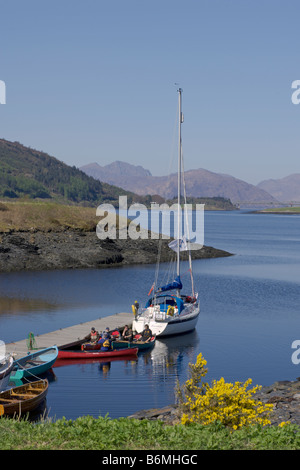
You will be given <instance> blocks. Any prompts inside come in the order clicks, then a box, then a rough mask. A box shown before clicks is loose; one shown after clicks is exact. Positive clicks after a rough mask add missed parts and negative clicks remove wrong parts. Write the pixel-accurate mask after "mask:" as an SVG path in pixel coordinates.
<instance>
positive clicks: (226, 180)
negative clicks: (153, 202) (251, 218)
mask: <svg viewBox="0 0 300 470" xmlns="http://www.w3.org/2000/svg"><path fill="white" fill-rule="evenodd" d="M111 168H114V172H112V171H111ZM80 169H81V170H82V171H84V172H86V173H87V174H88V175H92V176H93V177H94V178H97V179H100V180H101V181H105V182H109V183H110V184H115V185H117V186H119V187H121V188H124V189H125V190H131V191H134V192H135V193H137V194H139V195H145V194H159V195H160V196H162V197H163V198H165V199H173V198H174V197H175V196H176V191H177V174H172V175H169V176H160V177H158V176H152V175H151V173H150V171H148V170H145V169H143V168H142V167H140V166H134V165H129V164H128V163H123V162H115V163H114V164H111V165H106V166H100V165H98V164H95V163H94V164H90V165H85V166H82V167H81V168H80ZM185 181H186V189H187V195H188V196H190V197H197V198H199V197H223V198H225V199H230V200H231V202H232V203H238V202H251V203H262V202H263V203H276V202H277V201H276V198H275V197H273V196H272V195H270V194H269V193H268V192H266V191H265V190H263V189H261V188H258V187H256V186H254V185H252V184H248V183H246V182H245V181H242V180H240V179H237V178H234V177H232V176H229V175H223V174H218V173H213V172H211V171H207V170H204V169H201V168H200V169H195V170H190V171H186V172H185Z"/></svg>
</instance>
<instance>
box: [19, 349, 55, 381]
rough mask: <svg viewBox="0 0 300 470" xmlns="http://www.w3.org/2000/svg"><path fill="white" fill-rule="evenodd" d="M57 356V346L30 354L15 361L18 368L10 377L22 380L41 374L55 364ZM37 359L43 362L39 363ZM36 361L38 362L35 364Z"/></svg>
mask: <svg viewBox="0 0 300 470" xmlns="http://www.w3.org/2000/svg"><path fill="white" fill-rule="evenodd" d="M57 357H58V348H57V347H56V346H53V347H51V348H45V349H41V350H39V351H35V352H34V353H31V354H28V355H27V356H24V357H22V358H21V359H18V360H16V361H14V368H15V369H16V370H13V372H12V373H11V375H10V379H11V380H21V379H23V378H25V377H32V376H35V377H36V376H40V375H42V374H44V373H45V372H47V370H49V369H50V368H51V367H52V366H53V364H54V363H55V361H56V359H57ZM37 361H40V362H41V363H40V364H38V363H37ZM35 362H36V364H35V365H34V363H35ZM31 365H32V366H31Z"/></svg>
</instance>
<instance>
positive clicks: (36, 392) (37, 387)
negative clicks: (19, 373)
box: [0, 379, 49, 416]
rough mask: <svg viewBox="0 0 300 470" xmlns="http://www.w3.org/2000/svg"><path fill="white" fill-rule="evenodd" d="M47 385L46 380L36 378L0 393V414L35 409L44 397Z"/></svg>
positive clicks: (21, 412) (20, 413)
mask: <svg viewBox="0 0 300 470" xmlns="http://www.w3.org/2000/svg"><path fill="white" fill-rule="evenodd" d="M48 386H49V384H48V380H46V379H45V380H37V381H36V382H30V383H28V384H26V385H21V386H19V387H14V388H11V389H9V390H6V391H4V392H2V393H0V416H3V415H14V414H16V415H18V416H19V415H22V414H24V413H28V412H30V411H33V410H35V409H36V408H37V407H38V406H39V405H40V404H41V403H42V402H43V401H44V399H45V398H46V395H47V393H48Z"/></svg>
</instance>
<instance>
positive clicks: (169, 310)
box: [167, 305, 175, 317]
mask: <svg viewBox="0 0 300 470" xmlns="http://www.w3.org/2000/svg"><path fill="white" fill-rule="evenodd" d="M174 311H175V309H174V307H172V305H169V307H168V310H167V315H170V317H172V316H173V315H174Z"/></svg>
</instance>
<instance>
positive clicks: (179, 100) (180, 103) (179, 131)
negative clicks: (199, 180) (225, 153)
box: [177, 88, 183, 296]
mask: <svg viewBox="0 0 300 470" xmlns="http://www.w3.org/2000/svg"><path fill="white" fill-rule="evenodd" d="M178 102H179V130H178V217H177V276H180V244H179V240H180V233H181V232H180V228H181V223H182V221H181V152H182V139H181V124H182V123H183V114H182V111H181V108H182V89H181V88H179V90H178ZM177 295H178V296H179V295H180V291H179V290H178V291H177Z"/></svg>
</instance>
